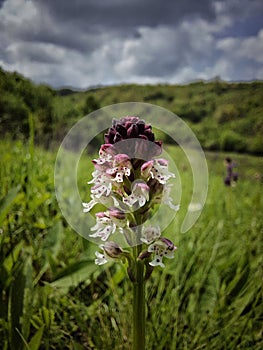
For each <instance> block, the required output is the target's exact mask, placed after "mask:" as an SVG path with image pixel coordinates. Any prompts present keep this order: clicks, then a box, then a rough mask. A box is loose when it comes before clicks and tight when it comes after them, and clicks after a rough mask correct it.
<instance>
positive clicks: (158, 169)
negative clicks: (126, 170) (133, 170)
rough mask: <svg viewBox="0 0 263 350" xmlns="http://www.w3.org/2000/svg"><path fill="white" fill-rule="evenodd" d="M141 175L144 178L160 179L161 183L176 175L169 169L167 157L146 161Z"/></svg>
mask: <svg viewBox="0 0 263 350" xmlns="http://www.w3.org/2000/svg"><path fill="white" fill-rule="evenodd" d="M141 175H142V176H143V177H144V178H149V177H151V178H153V179H156V180H157V181H159V182H160V183H161V184H163V185H164V184H166V182H167V181H168V180H169V179H170V178H172V177H175V175H174V174H173V173H171V172H170V171H169V170H168V161H167V160H166V159H154V160H150V161H148V162H145V163H144V164H143V165H142V167H141Z"/></svg>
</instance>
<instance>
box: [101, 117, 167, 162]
mask: <svg viewBox="0 0 263 350" xmlns="http://www.w3.org/2000/svg"><path fill="white" fill-rule="evenodd" d="M104 139H105V143H107V144H115V143H117V142H120V141H124V140H128V139H139V140H144V141H149V142H153V143H154V145H155V147H154V148H155V150H154V153H155V154H152V156H154V155H159V154H161V152H162V148H161V147H162V142H161V141H155V135H154V133H153V131H152V126H151V125H150V124H145V121H144V120H142V119H140V118H139V117H135V116H127V117H124V118H121V119H120V120H115V119H114V120H113V124H112V126H111V127H110V129H109V130H108V132H107V133H106V134H105V136H104ZM135 151H137V153H139V155H140V156H142V152H143V151H144V152H146V158H147V149H145V143H143V142H141V143H140V142H139V141H138V140H137V141H136V147H135ZM137 155H138V154H137ZM138 158H139V156H138Z"/></svg>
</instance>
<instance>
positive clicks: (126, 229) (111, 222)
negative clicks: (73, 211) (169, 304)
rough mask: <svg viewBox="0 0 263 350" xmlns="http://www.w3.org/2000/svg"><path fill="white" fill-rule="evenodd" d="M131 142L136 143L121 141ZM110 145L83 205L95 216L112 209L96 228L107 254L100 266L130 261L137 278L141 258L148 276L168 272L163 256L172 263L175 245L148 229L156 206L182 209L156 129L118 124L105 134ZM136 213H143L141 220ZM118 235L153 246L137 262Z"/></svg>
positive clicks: (134, 120)
mask: <svg viewBox="0 0 263 350" xmlns="http://www.w3.org/2000/svg"><path fill="white" fill-rule="evenodd" d="M129 140H132V142H131V143H130V142H129V143H128V142H126V143H125V142H120V141H129ZM105 142H106V143H105V144H104V145H102V146H101V147H100V150H99V157H98V158H97V159H93V161H92V163H93V165H94V167H95V171H94V172H93V173H92V180H91V181H89V184H92V187H91V200H90V202H88V203H83V211H84V212H88V211H90V210H91V209H92V208H93V207H94V206H95V205H96V204H102V205H104V206H106V207H107V208H108V209H107V210H106V211H104V212H99V213H97V214H96V224H95V225H94V226H93V227H92V228H91V231H92V232H93V233H92V234H91V235H90V237H94V238H99V239H100V240H101V241H103V242H104V244H103V245H101V246H100V247H101V249H102V252H96V260H95V262H96V264H98V265H102V264H104V263H106V262H107V261H109V260H111V259H116V258H118V257H122V258H124V259H127V261H128V265H129V267H128V270H129V271H130V274H129V275H130V276H132V275H134V276H136V274H133V271H132V270H133V268H134V263H135V260H136V258H137V259H140V260H144V261H145V262H146V263H147V267H146V270H145V271H146V274H147V273H148V274H149V271H150V270H151V271H152V269H153V267H154V266H162V267H163V266H164V264H163V262H162V259H163V257H167V258H172V257H173V256H174V250H175V249H176V247H175V246H174V244H173V243H172V242H171V241H170V240H168V239H166V238H163V237H161V230H160V228H159V227H153V226H149V225H148V226H145V223H146V221H147V220H148V218H150V212H151V211H152V210H153V208H154V206H155V205H156V204H160V203H164V204H167V205H168V206H169V207H170V208H172V209H173V210H178V209H179V206H176V205H174V204H173V203H172V198H171V196H170V193H171V186H172V185H171V184H170V183H169V180H170V179H171V178H174V177H175V175H174V174H173V173H171V172H170V171H169V170H168V161H167V160H166V159H162V158H155V157H156V156H157V155H160V153H161V151H162V147H161V145H162V144H161V142H160V141H155V136H154V133H153V131H152V127H151V125H148V124H146V123H145V122H144V121H143V120H141V119H140V118H139V117H133V116H128V117H125V118H121V119H120V120H119V121H117V120H114V121H113V125H112V127H111V128H110V129H109V131H108V133H106V134H105ZM131 209H132V210H138V209H141V210H140V211H139V212H138V213H136V215H135V214H132V213H131ZM138 215H139V217H138ZM138 225H141V229H138V227H139V226H138ZM116 231H117V232H119V233H120V234H121V235H122V237H123V238H122V239H124V240H126V243H127V244H128V245H129V246H130V247H132V246H134V245H141V246H143V244H147V245H148V247H147V249H146V250H143V247H142V249H140V254H139V256H137V257H135V256H133V254H131V252H130V251H128V252H127V251H124V250H122V248H121V247H120V246H119V245H118V244H117V243H115V242H113V241H110V240H109V238H110V237H111V236H112V235H113V234H115V232H116ZM152 255H153V258H152V260H151V259H150V258H151V256H152ZM134 259H135V260H134ZM149 261H150V263H149ZM149 264H150V265H149Z"/></svg>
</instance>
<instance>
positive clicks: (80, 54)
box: [0, 0, 263, 89]
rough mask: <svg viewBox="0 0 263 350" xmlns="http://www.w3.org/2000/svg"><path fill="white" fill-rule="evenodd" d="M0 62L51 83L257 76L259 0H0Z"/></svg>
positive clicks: (260, 62)
mask: <svg viewBox="0 0 263 350" xmlns="http://www.w3.org/2000/svg"><path fill="white" fill-rule="evenodd" d="M0 66H1V67H2V68H3V69H4V70H7V71H17V72H19V73H21V74H23V75H24V76H26V77H28V78H30V79H31V80H33V81H34V82H36V83H46V84H49V85H51V86H53V87H56V88H58V87H74V88H80V89H85V88H88V87H90V86H97V85H113V84H122V83H138V84H157V83H168V84H185V83H189V82H192V81H196V80H201V79H202V80H210V79H214V78H215V77H217V78H220V79H222V80H226V81H251V80H263V1H262V0H216V1H214V0H0Z"/></svg>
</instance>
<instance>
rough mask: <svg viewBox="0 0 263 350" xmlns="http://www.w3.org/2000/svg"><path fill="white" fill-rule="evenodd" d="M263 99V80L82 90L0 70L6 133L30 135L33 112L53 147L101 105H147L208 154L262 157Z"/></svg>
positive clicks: (0, 126) (0, 121)
mask: <svg viewBox="0 0 263 350" xmlns="http://www.w3.org/2000/svg"><path fill="white" fill-rule="evenodd" d="M262 101H263V83H262V82H252V83H226V82H222V81H213V82H202V81H200V82H195V83H192V84H188V85H134V84H130V85H120V86H109V87H98V88H93V89H89V90H87V91H85V92H84V91H81V92H79V91H72V90H70V89H61V90H54V89H52V88H51V87H49V86H45V85H35V84H33V83H32V82H30V81H29V80H28V79H26V78H24V77H23V76H21V75H19V74H17V73H8V72H5V71H3V70H0V133H1V134H2V135H3V134H5V135H6V134H15V135H16V137H24V136H25V137H27V136H28V132H29V131H28V130H29V127H28V120H29V115H30V114H31V115H33V120H34V122H35V133H36V135H35V137H36V142H37V143H40V144H44V145H45V146H50V145H54V144H58V143H59V142H60V141H61V140H62V138H63V136H64V135H65V134H66V132H67V130H68V129H69V128H70V127H71V126H72V125H73V124H74V123H75V122H76V121H77V120H78V119H80V118H81V117H83V116H84V115H86V114H89V113H90V112H92V111H94V110H96V109H98V108H100V107H104V106H107V105H111V104H115V103H120V102H147V103H151V104H155V105H158V106H161V107H164V108H166V109H168V110H170V111H172V112H173V113H175V114H177V115H178V116H179V117H181V118H182V119H183V120H185V121H186V122H187V123H188V125H189V126H190V127H191V128H192V129H193V131H194V132H195V133H196V136H197V138H198V139H199V141H200V142H201V144H202V146H203V147H204V148H205V149H207V150H221V151H236V152H246V153H251V154H258V155H261V154H263V138H262V135H263V118H262V116H263V103H262ZM171 127H172V125H171ZM12 136H13V135H12ZM165 141H166V142H169V140H168V139H167V140H165Z"/></svg>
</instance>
